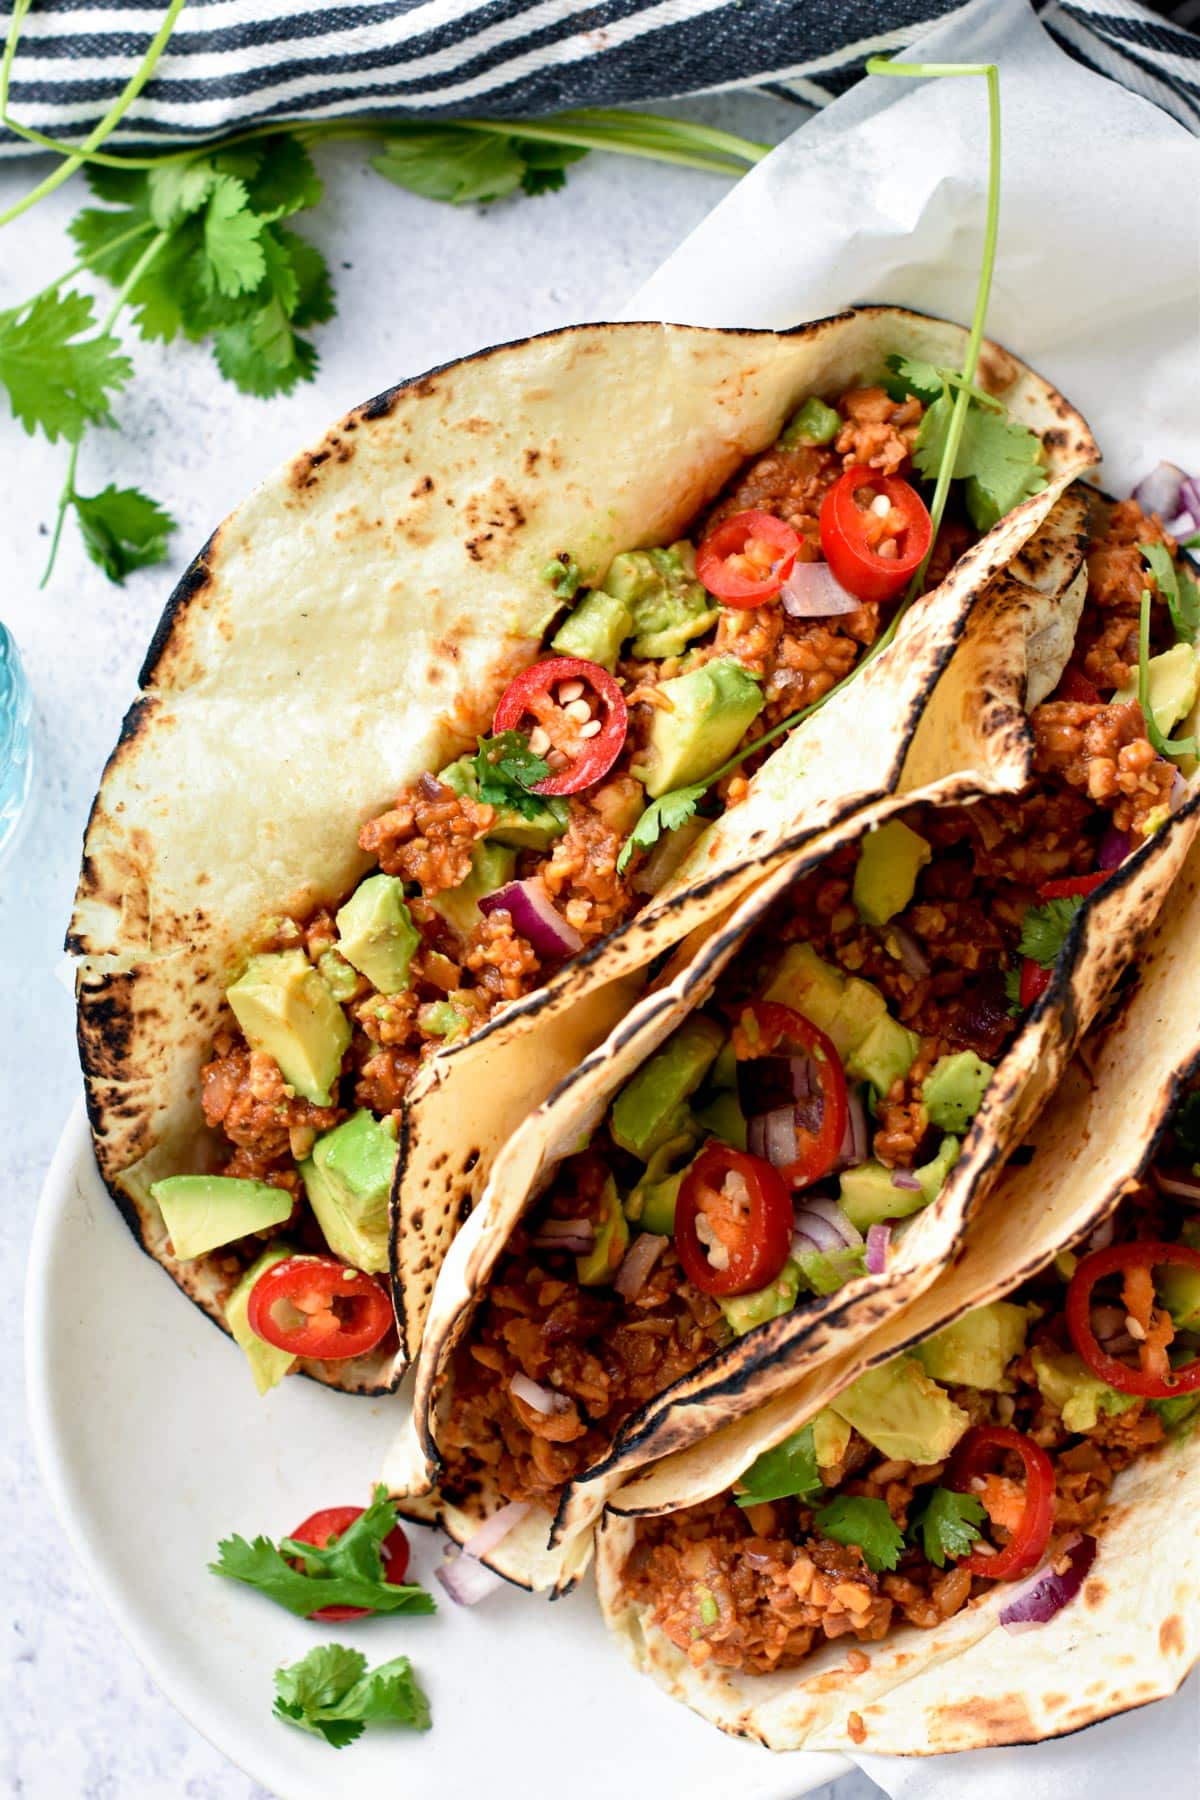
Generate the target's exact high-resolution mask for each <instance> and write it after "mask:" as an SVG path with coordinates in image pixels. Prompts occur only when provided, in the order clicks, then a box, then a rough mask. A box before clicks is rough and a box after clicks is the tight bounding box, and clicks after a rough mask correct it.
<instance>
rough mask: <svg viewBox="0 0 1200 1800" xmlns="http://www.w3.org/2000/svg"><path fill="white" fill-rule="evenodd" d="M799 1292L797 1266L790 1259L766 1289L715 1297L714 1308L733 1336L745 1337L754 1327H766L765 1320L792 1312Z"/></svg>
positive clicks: (798, 1270) (789, 1258) (798, 1268)
mask: <svg viewBox="0 0 1200 1800" xmlns="http://www.w3.org/2000/svg"><path fill="white" fill-rule="evenodd" d="M799 1292H800V1267H799V1264H798V1263H796V1262H794V1261H793V1259H792V1258H791V1257H790V1256H789V1257H788V1259H787V1261H786V1262H785V1263H784V1265H783V1267H782V1269H780V1271H779V1273H778V1275H777V1276H776V1277H775V1279H774V1281H772V1282H771V1283H770V1284H769V1285H768V1286H767V1287H765V1288H759V1289H758V1290H757V1292H756V1293H753V1294H729V1295H721V1294H718V1296H717V1305H718V1306H719V1307H720V1308H721V1311H722V1312H723V1313H724V1314H725V1317H726V1319H727V1321H728V1323H729V1326H730V1329H731V1330H732V1331H733V1334H734V1336H735V1337H745V1335H746V1333H747V1332H748V1331H753V1330H754V1327H755V1326H756V1325H765V1324H766V1323H767V1320H768V1319H778V1318H779V1317H780V1316H781V1315H782V1314H783V1313H786V1312H791V1310H792V1308H793V1306H795V1304H796V1295H797V1294H798V1293H799Z"/></svg>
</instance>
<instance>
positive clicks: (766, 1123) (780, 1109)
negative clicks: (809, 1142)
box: [746, 1106, 800, 1169]
mask: <svg viewBox="0 0 1200 1800" xmlns="http://www.w3.org/2000/svg"><path fill="white" fill-rule="evenodd" d="M746 1148H747V1150H748V1151H749V1152H750V1154H751V1156H761V1157H763V1158H765V1160H766V1161H767V1162H769V1163H770V1164H771V1166H772V1168H775V1169H786V1168H787V1166H788V1164H789V1163H794V1162H795V1161H796V1160H797V1158H798V1157H799V1154H800V1152H799V1146H798V1145H797V1143H796V1109H795V1107H794V1106H776V1107H774V1108H773V1109H772V1110H771V1111H770V1112H767V1113H758V1114H757V1115H756V1117H754V1118H752V1119H747V1121H746Z"/></svg>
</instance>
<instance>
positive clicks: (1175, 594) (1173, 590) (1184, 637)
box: [1138, 544, 1200, 644]
mask: <svg viewBox="0 0 1200 1800" xmlns="http://www.w3.org/2000/svg"><path fill="white" fill-rule="evenodd" d="M1138 549H1139V550H1140V551H1141V553H1142V555H1143V556H1144V557H1145V559H1146V561H1147V562H1148V563H1149V565H1150V572H1151V574H1152V575H1153V576H1154V585H1155V586H1156V587H1157V589H1158V591H1159V593H1160V594H1161V595H1162V597H1163V599H1164V600H1165V601H1166V603H1167V607H1168V610H1169V611H1170V614H1171V624H1172V625H1173V626H1174V627H1175V641H1176V643H1185V644H1194V643H1195V642H1196V637H1197V634H1198V633H1200V588H1198V587H1197V586H1196V583H1195V580H1194V578H1193V576H1192V572H1191V570H1190V569H1187V568H1185V567H1184V565H1183V564H1182V563H1180V565H1179V567H1178V569H1177V568H1176V567H1175V564H1174V563H1173V562H1172V561H1171V557H1170V553H1169V552H1168V550H1167V547H1166V545H1165V544H1139V545H1138Z"/></svg>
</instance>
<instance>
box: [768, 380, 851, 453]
mask: <svg viewBox="0 0 1200 1800" xmlns="http://www.w3.org/2000/svg"><path fill="white" fill-rule="evenodd" d="M841 423H842V421H841V419H840V418H839V417H838V415H837V413H835V412H834V410H833V408H832V406H826V404H825V402H824V401H823V400H818V399H817V397H816V395H815V394H814V395H812V397H811V398H810V399H808V400H806V401H805V402H804V405H803V406H802V407H801V408H800V410H799V412H796V413H793V414H792V417H791V418H790V419H789V420H788V422H787V424H786V425H785V426H784V428H783V430H782V431H781V432H780V434H779V442H780V444H781V445H782V447H783V449H785V450H794V449H796V448H797V446H798V445H800V444H828V443H829V442H830V440H831V439H832V438H834V437H836V436H837V433H838V430H839V429H840V427H841Z"/></svg>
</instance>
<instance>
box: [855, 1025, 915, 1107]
mask: <svg viewBox="0 0 1200 1800" xmlns="http://www.w3.org/2000/svg"><path fill="white" fill-rule="evenodd" d="M920 1048H921V1040H920V1038H919V1037H918V1036H917V1034H916V1032H915V1031H909V1029H908V1027H907V1026H906V1025H901V1024H900V1023H899V1022H898V1021H897V1020H895V1019H893V1018H892V1016H891V1014H890V1013H884V1014H883V1016H882V1018H878V1019H876V1021H875V1023H874V1024H873V1025H872V1026H871V1029H870V1030H869V1031H868V1032H867V1035H866V1037H865V1038H864V1039H863V1040H862V1042H861V1044H856V1045H855V1046H854V1048H853V1050H851V1051H850V1053H849V1054H848V1056H847V1057H846V1073H847V1075H848V1076H849V1077H850V1079H851V1081H869V1082H870V1083H871V1086H872V1087H873V1088H875V1089H877V1090H878V1092H879V1093H881V1094H886V1093H887V1091H888V1089H889V1088H890V1087H891V1085H892V1083H893V1081H898V1080H899V1079H900V1078H901V1077H902V1076H904V1075H907V1074H908V1071H909V1070H910V1069H911V1068H912V1065H913V1063H914V1062H915V1061H916V1060H917V1051H918V1050H919V1049H920Z"/></svg>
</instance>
